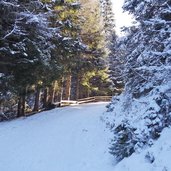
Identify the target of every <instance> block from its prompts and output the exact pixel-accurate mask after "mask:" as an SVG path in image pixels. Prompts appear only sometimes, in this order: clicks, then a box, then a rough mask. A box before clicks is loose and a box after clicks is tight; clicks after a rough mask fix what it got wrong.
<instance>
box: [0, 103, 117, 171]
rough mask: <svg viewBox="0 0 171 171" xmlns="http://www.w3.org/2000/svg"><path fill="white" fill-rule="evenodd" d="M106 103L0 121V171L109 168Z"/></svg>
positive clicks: (101, 170)
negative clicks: (105, 116) (104, 116)
mask: <svg viewBox="0 0 171 171" xmlns="http://www.w3.org/2000/svg"><path fill="white" fill-rule="evenodd" d="M105 106H106V103H96V104H85V105H80V106H72V107H66V108H60V109H54V110H51V111H47V112H42V113H41V114H38V115H34V116H31V117H29V118H21V119H18V120H15V121H11V122H7V123H0V171H13V170H14V171H112V170H113V169H114V168H113V166H112V157H111V156H110V154H109V153H108V146H109V144H108V143H109V135H108V134H109V132H108V131H107V130H105V124H104V123H103V122H102V121H101V120H100V116H101V115H102V113H103V112H104V111H105V110H106V109H105Z"/></svg>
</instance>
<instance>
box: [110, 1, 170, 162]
mask: <svg viewBox="0 0 171 171" xmlns="http://www.w3.org/2000/svg"><path fill="white" fill-rule="evenodd" d="M170 7H171V3H170V1H169V0H166V1H160V0H157V1H146V0H145V1H139V0H131V1H128V0H126V1H125V5H124V9H125V10H126V11H129V12H130V13H131V14H133V15H134V16H135V19H136V21H137V24H136V25H135V26H132V27H131V28H128V29H127V36H125V38H123V40H122V42H123V46H124V48H125V53H124V54H122V55H120V57H121V58H122V59H123V60H124V63H125V69H124V72H123V73H122V77H123V78H124V82H125V90H124V92H123V94H122V95H121V96H119V97H115V98H113V102H112V103H111V105H110V106H109V111H111V110H113V112H111V115H113V119H114V121H113V122H114V124H113V123H112V124H111V125H114V126H112V130H113V131H114V135H115V138H114V143H113V145H112V147H111V148H110V149H111V153H112V154H115V155H116V156H117V158H118V160H121V159H123V158H124V157H127V156H129V155H131V154H132V153H133V152H135V151H136V150H138V149H139V148H140V147H141V148H142V147H144V146H146V145H152V140H154V139H157V138H158V137H159V136H160V133H161V131H162V130H163V128H165V127H167V126H169V125H170V123H171V100H170V99H171V86H170V85H171V74H170V73H171V72H170V70H171V63H170V61H171V60H170V59H171V57H170V49H171V47H170V40H171V39H170V37H171V24H170V16H171V10H170ZM121 50H122V49H121ZM120 115H122V116H124V120H119V119H118V118H121V117H120ZM124 125H127V126H124ZM118 128H121V130H118ZM127 128H129V129H127ZM125 132H126V134H127V137H126V138H125ZM133 135H134V136H133ZM130 136H131V137H130ZM121 140H122V141H121ZM123 142H124V145H123ZM132 142H133V143H132ZM123 146H124V149H125V150H126V151H127V153H126V154H125V151H122V152H121V151H120V150H122V149H123ZM130 149H131V150H130Z"/></svg>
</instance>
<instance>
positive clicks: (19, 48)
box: [0, 0, 112, 118]
mask: <svg viewBox="0 0 171 171" xmlns="http://www.w3.org/2000/svg"><path fill="white" fill-rule="evenodd" d="M104 2H105V1H104ZM104 2H103V1H98V0H95V1H93V2H92V1H90V0H80V1H79V2H75V1H74V0H65V1H63V0H56V1H51V0H42V1H39V0H19V1H16V0H10V1H6V0H2V1H0V13H1V17H0V58H1V60H0V107H1V115H3V116H4V117H6V118H8V117H20V116H24V115H25V113H26V112H31V111H39V110H40V109H41V108H45V109H48V108H52V107H53V104H54V102H58V101H60V100H61V99H64V100H69V99H72V100H77V99H79V98H83V97H89V96H93V95H111V94H112V88H111V87H112V83H111V81H110V79H109V77H108V62H107V56H108V55H107V48H106V34H105V30H107V28H108V27H105V18H104V16H105V15H104V8H103V4H104ZM106 22H108V23H109V22H111V21H107V20H106Z"/></svg>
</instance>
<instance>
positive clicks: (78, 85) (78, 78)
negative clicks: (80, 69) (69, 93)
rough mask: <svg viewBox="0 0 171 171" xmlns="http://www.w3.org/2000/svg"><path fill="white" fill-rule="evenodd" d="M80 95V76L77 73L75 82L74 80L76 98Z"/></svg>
mask: <svg viewBox="0 0 171 171" xmlns="http://www.w3.org/2000/svg"><path fill="white" fill-rule="evenodd" d="M79 97H80V77H79V75H77V82H76V100H78V99H79Z"/></svg>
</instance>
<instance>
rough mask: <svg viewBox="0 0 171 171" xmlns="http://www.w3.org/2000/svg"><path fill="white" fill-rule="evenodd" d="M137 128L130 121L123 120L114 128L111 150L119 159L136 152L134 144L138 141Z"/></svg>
mask: <svg viewBox="0 0 171 171" xmlns="http://www.w3.org/2000/svg"><path fill="white" fill-rule="evenodd" d="M135 130H136V129H135V128H133V127H131V126H130V125H129V123H128V122H123V123H122V124H120V125H119V126H117V127H116V128H115V129H114V139H113V140H112V145H111V147H110V148H109V149H110V151H109V152H110V153H111V154H112V155H114V156H115V157H116V160H117V161H120V160H122V159H123V158H124V157H128V156H130V155H131V154H132V153H133V152H135V150H134V146H135V144H136V143H137V141H136V140H135V138H134V136H135V133H134V132H135Z"/></svg>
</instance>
